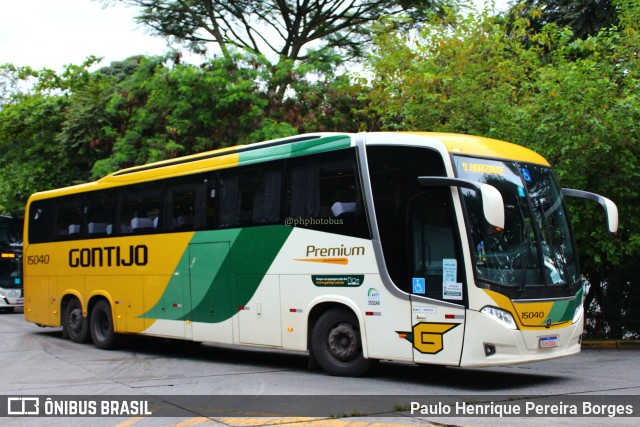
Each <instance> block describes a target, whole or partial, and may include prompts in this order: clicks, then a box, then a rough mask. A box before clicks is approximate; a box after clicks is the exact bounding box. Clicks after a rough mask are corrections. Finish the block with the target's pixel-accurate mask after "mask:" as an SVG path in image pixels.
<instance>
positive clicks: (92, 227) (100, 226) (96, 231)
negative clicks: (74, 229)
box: [87, 222, 107, 236]
mask: <svg viewBox="0 0 640 427" xmlns="http://www.w3.org/2000/svg"><path fill="white" fill-rule="evenodd" d="M87 230H88V231H89V234H90V235H92V236H98V235H106V234H107V223H106V222H90V223H89V224H87Z"/></svg>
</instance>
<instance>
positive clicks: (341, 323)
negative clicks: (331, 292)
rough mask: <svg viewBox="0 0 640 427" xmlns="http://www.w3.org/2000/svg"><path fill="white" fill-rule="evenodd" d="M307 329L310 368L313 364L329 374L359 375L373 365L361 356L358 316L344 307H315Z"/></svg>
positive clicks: (320, 305) (372, 361)
mask: <svg viewBox="0 0 640 427" xmlns="http://www.w3.org/2000/svg"><path fill="white" fill-rule="evenodd" d="M308 330H309V331H310V333H309V337H308V346H309V354H310V357H311V362H310V365H313V364H315V363H317V364H318V365H319V366H320V367H321V368H322V369H323V370H325V371H326V372H327V373H329V374H330V375H335V376H361V375H363V374H365V373H366V372H367V371H368V370H369V369H370V368H371V366H372V365H373V364H374V363H375V360H372V359H366V358H365V357H364V353H363V344H362V334H361V327H360V322H359V321H358V316H356V314H355V312H354V311H353V310H352V309H351V308H350V307H348V306H346V305H344V304H339V303H322V304H319V305H317V306H315V307H314V308H313V309H312V310H311V312H310V314H309V329H308Z"/></svg>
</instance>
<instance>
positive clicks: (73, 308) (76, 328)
mask: <svg viewBox="0 0 640 427" xmlns="http://www.w3.org/2000/svg"><path fill="white" fill-rule="evenodd" d="M62 327H63V328H64V330H65V333H66V334H67V335H68V336H69V338H70V339H71V341H73V342H77V343H84V342H87V339H88V338H89V322H88V321H87V318H86V317H84V316H83V315H82V305H81V304H80V301H78V300H77V299H76V298H72V299H71V301H69V304H67V308H66V309H65V311H64V318H63V320H62Z"/></svg>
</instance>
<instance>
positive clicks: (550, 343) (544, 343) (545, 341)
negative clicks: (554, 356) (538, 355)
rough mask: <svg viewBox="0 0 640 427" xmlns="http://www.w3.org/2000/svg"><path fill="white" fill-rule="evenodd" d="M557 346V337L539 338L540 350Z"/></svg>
mask: <svg viewBox="0 0 640 427" xmlns="http://www.w3.org/2000/svg"><path fill="white" fill-rule="evenodd" d="M557 346H558V336H557V335H554V336H551V337H540V348H552V347H557Z"/></svg>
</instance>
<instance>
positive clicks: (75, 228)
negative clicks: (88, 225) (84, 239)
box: [69, 224, 82, 236]
mask: <svg viewBox="0 0 640 427" xmlns="http://www.w3.org/2000/svg"><path fill="white" fill-rule="evenodd" d="M80 231H82V227H81V226H80V224H69V235H70V236H74V235H76V234H80Z"/></svg>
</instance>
